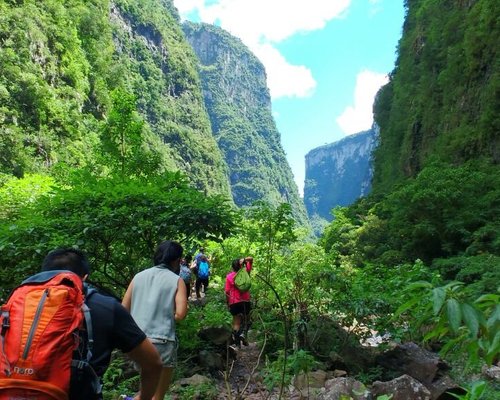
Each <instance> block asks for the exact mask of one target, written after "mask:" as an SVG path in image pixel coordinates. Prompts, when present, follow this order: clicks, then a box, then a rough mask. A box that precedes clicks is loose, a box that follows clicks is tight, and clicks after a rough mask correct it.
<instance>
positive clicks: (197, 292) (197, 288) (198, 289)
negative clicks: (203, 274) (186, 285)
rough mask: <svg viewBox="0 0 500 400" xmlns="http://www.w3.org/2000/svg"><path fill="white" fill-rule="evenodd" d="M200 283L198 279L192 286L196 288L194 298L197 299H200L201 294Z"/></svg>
mask: <svg viewBox="0 0 500 400" xmlns="http://www.w3.org/2000/svg"><path fill="white" fill-rule="evenodd" d="M201 281H202V280H201V279H200V278H196V283H195V284H194V285H195V288H196V298H197V299H199V298H201V294H200V288H201Z"/></svg>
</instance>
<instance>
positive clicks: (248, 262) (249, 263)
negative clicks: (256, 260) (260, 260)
mask: <svg viewBox="0 0 500 400" xmlns="http://www.w3.org/2000/svg"><path fill="white" fill-rule="evenodd" d="M243 261H244V263H245V267H246V269H247V272H250V271H251V270H252V266H253V257H245V258H244V260H243Z"/></svg>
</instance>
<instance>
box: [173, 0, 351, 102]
mask: <svg viewBox="0 0 500 400" xmlns="http://www.w3.org/2000/svg"><path fill="white" fill-rule="evenodd" d="M350 3H351V0H215V1H214V0H175V5H176V7H177V8H178V10H179V12H180V13H181V15H188V14H189V13H191V12H196V13H197V14H198V16H199V17H200V20H201V21H203V22H207V23H215V24H217V25H219V26H221V27H222V28H224V29H225V30H227V31H229V32H230V33H231V34H233V35H234V36H237V37H239V38H240V39H241V40H242V41H243V43H245V44H246V45H247V46H248V47H249V48H250V50H251V51H252V52H253V53H255V54H256V55H257V57H259V59H260V60H261V61H262V63H263V64H264V66H265V68H266V72H267V76H268V86H269V90H270V92H271V96H272V97H273V98H278V97H282V96H290V97H293V96H296V97H304V96H309V95H311V94H312V92H313V91H314V88H315V87H316V82H315V81H314V78H313V76H312V73H311V71H310V70H309V69H308V68H307V67H306V66H304V65H292V64H290V63H289V62H288V61H287V60H286V59H285V58H284V57H283V55H282V54H281V53H279V51H278V50H277V49H276V47H275V45H276V44H277V43H279V42H281V41H283V40H285V39H287V38H289V37H290V36H293V35H295V34H297V33H300V32H309V31H314V30H318V29H323V28H324V27H325V25H326V23H327V22H328V21H330V20H332V19H334V18H340V17H342V16H343V14H344V13H345V12H346V10H347V9H348V7H349V5H350Z"/></svg>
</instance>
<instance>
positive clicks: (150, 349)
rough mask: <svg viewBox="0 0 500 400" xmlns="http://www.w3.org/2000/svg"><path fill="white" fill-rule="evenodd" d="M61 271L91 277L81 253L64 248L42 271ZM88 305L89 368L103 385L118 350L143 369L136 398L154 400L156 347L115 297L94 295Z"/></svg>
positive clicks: (77, 395) (51, 255) (80, 395)
mask: <svg viewBox="0 0 500 400" xmlns="http://www.w3.org/2000/svg"><path fill="white" fill-rule="evenodd" d="M59 270H67V271H71V272H73V273H75V274H76V275H78V276H79V277H80V278H81V279H82V280H83V281H85V280H86V279H87V278H88V276H89V274H90V265H89V262H88V259H87V256H86V255H85V253H83V252H82V251H80V250H77V249H73V248H61V249H56V250H53V251H51V252H50V253H48V254H47V256H46V257H45V259H44V260H43V263H42V271H59ZM85 303H86V304H87V306H88V308H89V309H90V318H91V321H92V330H93V338H94V345H93V351H92V357H91V359H90V365H91V367H92V368H93V370H94V371H95V373H96V374H97V376H98V377H99V379H100V380H101V383H102V377H103V376H104V373H105V372H106V370H107V369H108V367H109V364H110V360H111V353H112V351H113V350H114V349H119V350H121V351H122V352H123V353H125V354H127V355H128V356H129V358H130V359H131V360H132V361H134V362H135V363H136V364H137V365H138V366H139V367H140V388H141V389H140V392H139V393H137V395H136V396H135V397H134V399H135V400H151V399H152V398H153V394H154V392H155V389H156V386H157V383H158V380H159V377H160V372H161V360H160V356H159V354H158V351H157V350H156V348H155V347H154V346H153V344H152V343H151V342H150V341H149V339H147V337H146V335H145V334H144V332H143V331H142V330H141V329H140V328H139V327H138V326H137V324H136V323H135V321H134V320H133V318H132V316H131V315H130V314H129V313H128V312H127V310H126V309H125V308H124V307H123V306H122V305H121V304H120V303H119V302H118V301H117V300H116V299H115V298H113V297H111V296H105V295H103V294H101V293H93V294H92V296H90V297H89V298H88V299H87V300H86V302H85ZM69 398H70V399H71V400H78V399H82V400H83V399H85V400H88V399H89V398H88V397H86V396H85V394H84V393H83V392H79V391H77V390H72V391H71V392H70V396H69ZM100 399H102V397H100Z"/></svg>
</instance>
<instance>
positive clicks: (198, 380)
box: [177, 374, 212, 386]
mask: <svg viewBox="0 0 500 400" xmlns="http://www.w3.org/2000/svg"><path fill="white" fill-rule="evenodd" d="M210 382H212V381H211V380H210V378H207V377H206V376H203V375H199V374H195V375H193V376H191V377H189V378H183V379H180V380H179V381H177V384H178V385H180V386H200V385H203V384H205V383H210Z"/></svg>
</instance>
